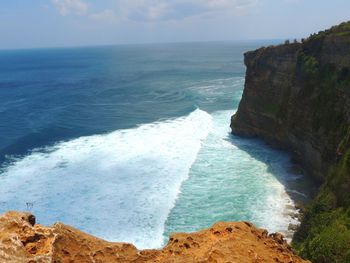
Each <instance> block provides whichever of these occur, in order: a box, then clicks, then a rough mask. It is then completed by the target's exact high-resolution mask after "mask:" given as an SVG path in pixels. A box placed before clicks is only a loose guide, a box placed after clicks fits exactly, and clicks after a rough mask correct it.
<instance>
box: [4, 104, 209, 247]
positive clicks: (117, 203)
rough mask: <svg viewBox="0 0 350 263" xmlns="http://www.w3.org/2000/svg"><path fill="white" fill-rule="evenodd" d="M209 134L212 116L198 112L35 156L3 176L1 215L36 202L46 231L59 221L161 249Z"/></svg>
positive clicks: (65, 144) (58, 146) (60, 145)
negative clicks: (171, 215) (167, 226)
mask: <svg viewBox="0 0 350 263" xmlns="http://www.w3.org/2000/svg"><path fill="white" fill-rule="evenodd" d="M211 126H212V119H211V116H210V115H209V114H208V113H206V112H204V111H202V110H199V109H198V110H195V111H194V112H192V113H191V114H189V115H188V116H186V117H182V118H177V119H173V120H168V121H164V122H156V123H151V124H145V125H141V126H139V127H138V128H135V129H128V130H119V131H115V132H112V133H109V134H103V135H94V136H88V137H81V138H78V139H74V140H71V141H68V142H62V143H58V144H56V145H55V146H53V147H49V148H46V149H44V150H43V149H41V150H37V151H35V152H33V153H32V154H30V155H28V156H26V157H24V158H22V159H19V160H16V161H15V162H14V163H12V164H11V165H10V166H8V167H7V169H6V171H5V172H3V174H2V175H1V178H0V185H1V186H0V202H1V208H2V209H4V210H6V209H22V210H23V209H25V206H26V203H27V202H30V203H33V212H34V213H35V214H36V215H37V217H38V220H39V221H40V222H41V223H45V224H51V223H53V222H55V221H56V220H60V221H63V222H65V223H67V224H71V225H73V226H76V227H79V228H81V229H83V230H85V231H88V232H90V233H92V234H95V235H97V236H99V237H103V238H106V239H108V240H111V241H125V242H132V243H134V244H136V246H138V247H139V248H155V247H159V246H161V245H162V239H163V236H162V234H163V231H164V223H165V221H166V219H167V216H168V213H169V211H170V210H171V208H172V207H173V206H174V203H175V200H176V198H177V195H178V193H179V189H180V187H181V184H182V182H183V181H184V180H186V178H187V176H188V173H189V169H190V167H191V165H192V163H193V162H194V161H195V159H196V155H197V153H198V151H199V149H200V147H201V143H202V141H203V140H204V139H205V138H206V137H207V135H208V133H209V131H210V130H211Z"/></svg>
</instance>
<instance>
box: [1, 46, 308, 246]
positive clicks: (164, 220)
mask: <svg viewBox="0 0 350 263" xmlns="http://www.w3.org/2000/svg"><path fill="white" fill-rule="evenodd" d="M262 44H263V43H253V42H249V43H248V42H247V43H196V44H168V45H144V46H143V45H140V46H138V45H135V46H115V47H94V48H75V49H74V48H72V49H43V50H17V51H0V60H1V61H2V63H0V102H1V103H0V113H1V114H0V125H1V126H0V164H1V166H0V212H3V211H6V210H10V209H11V210H14V209H15V210H30V211H31V212H33V213H34V214H35V215H36V216H37V219H38V221H39V222H40V223H43V224H52V223H54V222H56V221H63V222H64V223H66V224H70V225H73V226H75V227H78V228H80V229H82V230H84V231H87V232H89V233H91V234H94V235H97V236H99V237H101V238H105V239H108V240H111V241H125V242H133V243H134V244H135V245H136V246H137V247H139V248H156V247H160V246H162V245H163V244H164V242H166V240H167V237H168V235H169V233H171V232H173V231H195V230H198V229H201V228H202V227H207V226H210V225H211V224H212V223H214V222H216V221H223V220H224V221H237V220H249V221H252V222H254V223H256V224H257V225H259V226H261V227H265V228H268V229H269V230H270V231H281V232H284V233H287V232H288V225H289V224H290V223H292V224H295V223H297V221H296V220H295V219H294V218H293V216H292V215H293V214H295V213H297V211H296V209H295V207H294V202H295V200H299V199H300V200H301V199H305V198H306V193H307V191H305V187H304V188H303V187H301V186H304V185H305V179H304V178H303V177H302V176H300V175H295V174H292V173H290V172H289V171H290V170H291V169H290V168H291V166H292V164H291V163H290V160H289V158H288V156H287V155H286V154H285V153H282V152H279V151H275V150H272V149H270V148H268V147H267V146H266V145H264V144H263V143H262V142H261V141H258V140H252V139H243V138H239V137H235V136H233V135H231V134H230V133H229V124H230V116H231V115H232V114H233V113H234V112H235V110H236V109H237V106H238V103H239V100H240V98H241V95H242V91H243V85H244V74H245V67H244V65H243V53H244V52H245V51H247V50H251V49H254V48H256V47H259V46H260V45H262Z"/></svg>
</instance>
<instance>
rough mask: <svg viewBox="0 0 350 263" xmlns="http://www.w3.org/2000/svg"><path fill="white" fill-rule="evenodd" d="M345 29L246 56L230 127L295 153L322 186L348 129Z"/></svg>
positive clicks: (349, 43)
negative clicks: (240, 91)
mask: <svg viewBox="0 0 350 263" xmlns="http://www.w3.org/2000/svg"><path fill="white" fill-rule="evenodd" d="M344 28H345V29H343V30H342V29H339V28H337V29H333V30H334V31H335V32H328V33H322V34H320V35H317V36H314V37H313V38H310V39H309V40H307V41H305V42H304V43H303V44H298V43H296V44H288V45H281V46H276V47H268V48H261V49H258V50H256V51H253V52H248V53H246V54H245V64H246V66H247V73H246V83H245V89H244V94H243V98H242V101H241V103H240V105H239V108H238V111H237V113H236V114H235V115H234V116H233V118H232V124H231V127H232V131H233V132H234V133H236V134H239V135H246V136H259V137H261V138H263V139H265V140H266V141H268V142H269V143H271V144H273V145H275V146H278V147H282V148H287V149H290V150H292V151H293V153H294V156H295V157H296V158H297V159H298V160H299V161H300V162H301V163H302V165H303V167H304V169H305V170H306V172H307V173H308V174H311V175H313V176H314V177H315V178H317V179H318V180H321V181H324V179H325V176H326V174H327V171H328V169H329V167H330V165H332V164H333V163H335V162H336V161H337V160H338V159H339V158H340V157H341V154H342V153H343V152H342V149H340V147H341V143H342V141H343V139H344V137H345V136H346V135H347V133H348V127H349V124H350V118H349V117H350V115H349V114H350V107H349V105H350V104H349V99H350V96H349V90H348V89H347V85H348V83H347V81H348V79H349V71H350V34H348V32H349V31H348V30H349V29H348V28H347V27H345V25H344Z"/></svg>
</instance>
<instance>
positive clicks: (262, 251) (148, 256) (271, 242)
mask: <svg viewBox="0 0 350 263" xmlns="http://www.w3.org/2000/svg"><path fill="white" fill-rule="evenodd" d="M0 262H4V263H6V262H16V263H17V262H19V263H24V262H28V263H29V262H30V263H35V262H38V263H46V262H55V263H65V262H77V263H79V262H82V263H88V262H93V263H98V262H106V263H113V262H116V263H119V262H120V263H131V262H133V263H142V262H149V263H151V262H169V263H170V262H173V263H177V262H178V263H191V262H201V263H205V262H213V263H214V262H215V263H221V262H222V263H224V262H225V263H227V262H232V263H233V262H237V263H238V262H239V263H245V262H247V263H248V262H255V263H258V262H280V263H284V262H286V263H287V262H288V263H302V262H305V263H306V262H307V261H304V260H302V259H301V258H299V257H298V256H296V255H295V254H294V253H293V252H292V250H291V248H290V247H289V245H288V244H287V243H286V241H285V240H284V239H283V237H282V236H281V235H280V234H271V235H268V233H267V231H266V230H263V229H257V228H255V227H254V226H253V225H251V224H249V223H246V222H241V223H217V224H215V225H214V226H213V227H211V228H209V229H205V230H202V231H200V232H197V233H191V234H184V233H179V234H173V235H172V236H171V238H170V241H169V243H168V244H167V245H166V246H165V247H164V248H163V249H161V250H142V251H141V250H137V249H136V247H135V246H133V245H131V244H126V243H111V242H107V241H104V240H101V239H98V238H96V237H93V236H91V235H88V234H85V233H83V232H81V231H79V230H77V229H75V228H72V227H70V226H67V225H64V224H61V223H56V224H55V225H53V226H52V227H44V226H41V225H36V224H35V217H34V216H33V215H31V214H28V213H19V212H8V213H6V214H4V215H2V216H0Z"/></svg>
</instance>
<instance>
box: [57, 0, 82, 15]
mask: <svg viewBox="0 0 350 263" xmlns="http://www.w3.org/2000/svg"><path fill="white" fill-rule="evenodd" d="M51 2H52V3H53V5H54V6H55V7H56V9H57V10H58V12H59V13H60V14H61V15H62V16H67V15H69V14H75V15H83V14H85V13H86V12H87V10H88V4H87V3H85V2H84V1H83V0H51Z"/></svg>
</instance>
